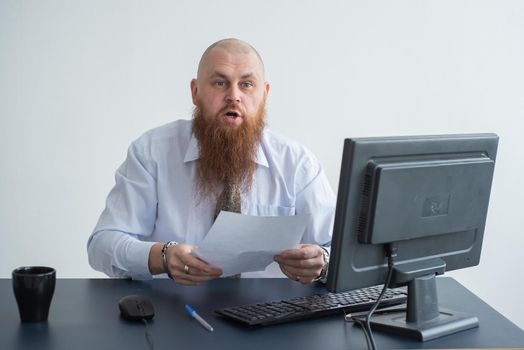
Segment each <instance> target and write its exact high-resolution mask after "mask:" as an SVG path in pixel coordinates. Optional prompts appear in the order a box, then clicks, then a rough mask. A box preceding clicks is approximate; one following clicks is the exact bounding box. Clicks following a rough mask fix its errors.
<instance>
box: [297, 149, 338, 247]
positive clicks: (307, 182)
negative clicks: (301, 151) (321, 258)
mask: <svg viewBox="0 0 524 350" xmlns="http://www.w3.org/2000/svg"><path fill="white" fill-rule="evenodd" d="M296 184H297V194H296V202H295V208H296V214H297V215H307V216H308V217H309V219H308V224H307V227H306V232H305V233H304V236H303V238H302V243H314V244H318V245H321V246H323V247H325V248H326V249H327V250H328V252H329V251H330V247H331V236H332V231H333V222H334V219H335V203H336V198H335V194H334V193H333V190H332V189H331V186H330V184H329V181H328V179H327V177H326V174H325V172H324V170H323V168H322V166H321V165H320V162H318V160H317V159H316V158H314V156H313V155H311V154H309V155H308V157H307V158H305V160H304V161H303V163H302V165H301V166H300V167H299V169H298V172H297V179H296Z"/></svg>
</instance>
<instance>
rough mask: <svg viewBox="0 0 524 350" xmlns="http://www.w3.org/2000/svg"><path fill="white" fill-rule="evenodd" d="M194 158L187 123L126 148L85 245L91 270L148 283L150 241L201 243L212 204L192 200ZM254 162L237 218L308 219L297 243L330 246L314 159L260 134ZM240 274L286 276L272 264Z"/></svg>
mask: <svg viewBox="0 0 524 350" xmlns="http://www.w3.org/2000/svg"><path fill="white" fill-rule="evenodd" d="M197 161H198V143H197V140H196V138H195V137H194V135H193V133H192V127H191V121H189V120H178V121H175V122H172V123H169V124H167V125H164V126H161V127H158V128H156V129H153V130H150V131H149V132H147V133H145V134H144V135H142V136H141V137H140V138H138V139H137V140H136V141H134V142H133V143H132V144H131V146H130V147H129V150H128V154H127V158H126V160H125V161H124V163H123V164H122V165H121V166H120V167H119V168H118V170H117V171H116V174H115V186H114V187H113V189H112V190H111V192H110V193H109V195H108V197H107V201H106V207H105V209H104V211H103V212H102V214H101V216H100V219H99V220H98V224H97V225H96V227H95V229H94V231H93V233H92V234H91V236H90V237H89V240H88V242H87V251H88V256H89V263H90V264H91V266H92V267H93V268H94V269H95V270H98V271H102V272H104V273H106V274H107V275H108V276H110V277H131V278H133V279H149V278H151V277H152V276H151V273H150V271H149V267H148V259H149V250H150V249H151V246H152V245H153V244H154V243H155V242H167V241H176V242H179V243H189V244H195V245H198V244H199V243H200V242H201V241H202V240H203V239H204V237H205V235H206V233H207V232H208V231H209V229H210V228H211V225H212V224H213V214H214V210H215V206H216V203H214V202H211V201H209V200H206V199H199V198H198V196H197V192H196V189H195V182H194V176H195V172H196V164H197ZM256 162H257V168H256V170H255V174H254V178H253V185H252V187H251V190H250V191H249V192H248V193H242V198H241V200H242V214H247V215H259V216H277V215H278V216H280V215H309V217H310V219H309V222H308V225H307V228H306V231H305V233H304V235H303V237H302V243H315V244H319V245H322V246H326V247H329V246H330V243H331V231H332V226H333V219H334V212H335V195H334V193H333V191H332V189H331V187H330V185H329V182H328V180H327V178H326V176H325V174H324V171H323V169H322V167H321V165H320V163H319V162H318V160H317V159H316V158H315V157H314V156H313V155H312V154H311V152H309V151H308V150H307V149H306V148H305V147H304V146H302V145H300V144H298V143H297V142H294V141H291V140H289V139H286V138H284V137H282V136H278V135H276V134H274V133H273V132H271V131H269V130H267V129H266V130H264V134H263V137H262V141H261V144H260V146H259V148H258V153H257V159H256ZM283 234H285V233H283ZM289 248H294V247H289ZM164 276H165V274H164ZM242 276H243V277H285V276H284V275H283V274H282V272H281V271H280V269H279V268H278V265H277V264H276V263H272V264H271V265H270V266H269V267H268V268H267V269H266V270H265V271H261V272H255V273H245V274H242Z"/></svg>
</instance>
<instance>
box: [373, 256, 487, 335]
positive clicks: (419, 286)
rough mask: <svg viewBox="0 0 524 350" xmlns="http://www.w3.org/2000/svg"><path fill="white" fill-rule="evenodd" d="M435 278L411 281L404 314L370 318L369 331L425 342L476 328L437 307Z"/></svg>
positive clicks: (462, 316)
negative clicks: (375, 330)
mask: <svg viewBox="0 0 524 350" xmlns="http://www.w3.org/2000/svg"><path fill="white" fill-rule="evenodd" d="M438 260H440V259H438ZM411 267H413V266H411ZM406 272H407V271H402V272H401V274H403V273H406ZM419 272H420V270H419ZM415 273H416V272H415ZM435 275H436V274H435V273H430V274H427V275H423V276H420V277H415V278H413V279H411V281H409V282H408V301H407V308H406V311H405V312H404V311H398V312H391V313H383V314H380V315H376V316H372V317H371V326H372V327H373V329H377V330H383V331H386V332H390V333H395V334H398V335H402V336H406V337H410V338H415V339H418V340H421V341H426V340H431V339H435V338H439V337H443V336H445V335H448V334H452V333H456V332H460V331H463V330H466V329H470V328H474V327H478V325H479V321H478V318H477V317H474V316H470V315H467V314H463V313H460V312H456V311H452V310H447V309H442V308H439V307H438V298H437V284H436V278H435ZM404 276H405V275H404Z"/></svg>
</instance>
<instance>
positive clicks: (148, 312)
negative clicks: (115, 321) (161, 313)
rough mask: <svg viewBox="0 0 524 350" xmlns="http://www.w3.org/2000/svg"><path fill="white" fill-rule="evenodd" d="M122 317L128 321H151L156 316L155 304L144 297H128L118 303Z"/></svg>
mask: <svg viewBox="0 0 524 350" xmlns="http://www.w3.org/2000/svg"><path fill="white" fill-rule="evenodd" d="M118 308H119V309H120V316H121V317H122V318H123V319H125V320H128V321H141V320H142V319H146V320H150V319H152V318H153V316H155V309H154V308H153V302H152V301H151V299H149V298H148V297H146V296H143V295H128V296H125V297H123V298H122V299H120V301H119V302H118Z"/></svg>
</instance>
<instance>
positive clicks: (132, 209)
mask: <svg viewBox="0 0 524 350" xmlns="http://www.w3.org/2000/svg"><path fill="white" fill-rule="evenodd" d="M144 149H145V147H144V146H141V147H140V146H139V145H137V143H136V142H135V143H133V144H132V145H131V146H130V147H129V150H128V153H127V158H126V160H125V161H124V163H123V164H122V165H121V166H120V167H119V168H118V170H117V171H116V174H115V186H114V187H113V189H112V190H111V192H110V193H109V195H108V197H107V200H106V207H105V209H104V211H103V212H102V214H101V216H100V219H99V220H98V223H97V225H96V227H95V229H94V231H93V233H92V234H91V236H90V237H89V240H88V242H87V253H88V258H89V264H90V265H91V267H93V268H94V269H95V270H98V271H101V272H104V273H105V274H107V275H108V276H110V277H120V278H124V277H131V278H133V279H150V278H151V277H152V276H151V273H150V271H149V264H148V262H149V251H150V249H151V246H152V245H153V244H154V242H145V241H143V239H144V238H146V237H147V236H150V235H151V233H152V232H153V228H154V225H155V219H156V212H157V198H158V197H157V186H156V183H157V182H156V168H155V165H154V162H153V161H152V160H151V159H148V158H147V156H146V155H145V153H146V152H145V151H144Z"/></svg>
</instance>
